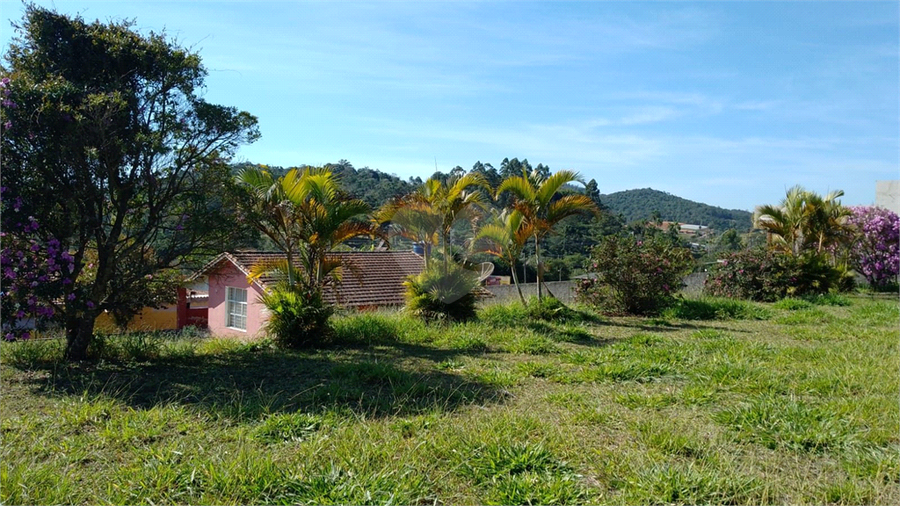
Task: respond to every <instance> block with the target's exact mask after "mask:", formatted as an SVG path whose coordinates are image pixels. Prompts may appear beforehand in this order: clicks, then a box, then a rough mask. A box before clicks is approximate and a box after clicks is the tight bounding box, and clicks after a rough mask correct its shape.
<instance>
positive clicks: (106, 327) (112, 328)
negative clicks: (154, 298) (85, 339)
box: [94, 306, 178, 333]
mask: <svg viewBox="0 0 900 506" xmlns="http://www.w3.org/2000/svg"><path fill="white" fill-rule="evenodd" d="M177 328H178V310H177V308H176V306H169V307H166V308H162V309H154V308H152V307H145V308H144V309H143V311H141V312H140V313H138V314H137V315H136V316H135V317H134V318H132V319H131V321H130V322H128V327H127V328H126V330H129V331H136V330H175V329H177ZM94 329H96V330H97V331H100V332H111V333H112V332H120V329H119V328H118V327H116V323H115V321H113V318H112V316H111V315H110V314H109V313H105V312H104V313H102V314H100V316H99V317H98V318H97V322H96V323H95V324H94Z"/></svg>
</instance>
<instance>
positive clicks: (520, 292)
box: [509, 262, 528, 306]
mask: <svg viewBox="0 0 900 506" xmlns="http://www.w3.org/2000/svg"><path fill="white" fill-rule="evenodd" d="M509 271H510V272H511V273H512V279H513V284H514V285H516V290H517V291H518V292H519V298H520V299H522V305H526V306H527V305H528V303H527V302H525V296H524V295H522V287H521V286H519V279H518V276H516V264H515V262H513V263H512V264H510V269H509Z"/></svg>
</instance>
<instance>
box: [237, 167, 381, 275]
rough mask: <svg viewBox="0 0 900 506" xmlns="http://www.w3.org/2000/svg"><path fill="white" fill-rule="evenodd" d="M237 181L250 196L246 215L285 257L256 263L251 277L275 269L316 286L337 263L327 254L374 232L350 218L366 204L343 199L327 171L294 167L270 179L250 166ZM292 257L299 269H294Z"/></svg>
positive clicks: (347, 198) (370, 226)
mask: <svg viewBox="0 0 900 506" xmlns="http://www.w3.org/2000/svg"><path fill="white" fill-rule="evenodd" d="M238 179H239V181H240V182H241V183H242V184H243V185H244V186H245V187H247V188H248V189H249V190H250V193H251V196H252V198H251V199H250V202H249V204H248V205H249V206H250V208H251V210H252V211H253V213H252V214H251V217H250V219H255V221H253V223H254V225H255V226H256V228H257V229H258V230H260V231H262V232H263V233H264V234H265V235H266V236H267V237H269V238H270V239H272V241H273V242H274V243H275V245H276V246H277V247H278V248H279V249H281V250H282V251H284V252H285V255H286V257H287V258H286V261H284V262H273V263H271V264H266V265H260V266H257V268H255V269H254V272H253V273H251V276H257V277H258V276H260V275H262V274H263V273H266V272H277V273H279V274H282V275H284V276H285V277H287V279H288V286H289V287H291V288H293V287H295V285H296V283H297V281H298V280H300V277H301V275H304V276H302V277H304V278H305V279H303V280H302V281H303V284H304V285H305V287H306V288H307V289H313V290H318V289H319V288H321V286H322V284H323V283H324V280H325V276H327V275H328V274H329V273H331V272H333V271H334V270H335V269H337V268H339V267H340V264H339V262H338V261H336V260H333V259H329V258H328V255H327V254H328V252H330V251H331V250H333V249H334V248H335V247H336V246H338V245H339V244H341V243H343V242H345V241H347V240H349V239H352V238H354V237H360V236H369V237H374V236H376V235H378V232H377V230H376V228H375V227H374V226H373V225H372V224H371V223H370V222H367V221H357V220H355V219H356V218H357V217H359V216H363V215H365V214H366V213H367V212H368V211H369V206H368V205H367V204H366V203H365V202H363V201H361V200H358V199H352V198H349V197H347V196H346V195H345V194H344V193H343V192H342V191H341V190H340V187H339V184H338V181H337V178H335V176H334V174H333V173H332V172H331V171H330V170H328V169H323V168H316V167H307V168H304V169H297V168H294V169H291V170H289V171H288V172H287V173H286V174H285V175H284V176H282V177H280V178H277V179H275V178H273V177H272V176H271V174H269V173H268V172H267V171H265V170H261V169H258V168H250V169H245V170H243V171H241V173H240V174H239V175H238ZM296 255H299V257H300V258H299V260H300V265H301V266H302V268H303V269H302V272H301V271H298V270H297V269H296V268H295V267H294V266H295V263H294V258H295V256H296Z"/></svg>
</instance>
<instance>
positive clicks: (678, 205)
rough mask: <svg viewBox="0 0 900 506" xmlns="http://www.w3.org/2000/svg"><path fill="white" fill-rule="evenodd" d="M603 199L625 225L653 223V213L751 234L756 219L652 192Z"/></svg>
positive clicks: (627, 192) (601, 197) (744, 212)
mask: <svg viewBox="0 0 900 506" xmlns="http://www.w3.org/2000/svg"><path fill="white" fill-rule="evenodd" d="M600 199H601V201H602V202H603V204H605V205H606V206H608V207H609V210H610V212H612V213H613V214H621V215H622V216H623V217H624V218H625V222H626V223H630V222H632V221H637V220H649V219H652V218H653V217H654V211H658V212H659V217H660V218H661V219H662V220H665V221H677V222H678V223H690V224H694V225H706V226H709V227H711V228H713V229H716V230H725V229H728V228H734V229H737V230H739V231H741V232H744V231H747V230H750V227H751V222H752V217H753V215H752V214H751V213H749V212H747V211H741V210H738V209H723V208H721V207H715V206H710V205H707V204H701V203H699V202H694V201H692V200H687V199H683V198H681V197H677V196H675V195H672V194H670V193H666V192H662V191H659V190H654V189H652V188H641V189H639V190H625V191H621V192H616V193H610V194H608V195H601V196H600Z"/></svg>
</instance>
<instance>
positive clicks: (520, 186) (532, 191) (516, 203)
mask: <svg viewBox="0 0 900 506" xmlns="http://www.w3.org/2000/svg"><path fill="white" fill-rule="evenodd" d="M573 181H578V182H581V183H582V184H584V183H583V182H582V181H581V175H580V174H578V173H577V172H574V171H571V170H561V171H559V172H556V173H554V174H553V175H551V176H549V177H543V176H541V175H540V174H539V173H537V172H536V171H533V172H532V173H531V174H525V173H523V174H522V175H521V176H512V177H509V178H507V179H506V180H504V181H503V183H501V184H500V187H499V188H497V195H496V198H498V199H499V198H500V196H501V195H502V194H503V193H504V192H509V193H511V194H512V195H513V197H514V199H513V202H512V209H514V210H516V211H518V212H519V213H521V214H522V216H523V222H524V223H527V224H528V226H530V227H531V228H532V237H534V252H535V257H536V259H537V262H538V270H537V271H538V300H541V299H543V296H544V294H543V290H542V285H543V282H544V273H543V268H542V265H541V240H542V239H543V238H544V237H546V236H547V235H548V234H550V233H551V232H552V231H553V227H554V226H556V224H557V223H559V222H560V221H562V220H563V219H565V218H568V217H569V216H573V215H576V214H594V215H596V214H598V213H599V210H598V209H597V205H596V204H595V203H594V201H593V200H591V199H590V197H587V196H586V195H580V194H570V195H564V196H562V197H559V198H557V192H559V190H560V188H562V186H563V185H564V184H566V183H571V182H573Z"/></svg>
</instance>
